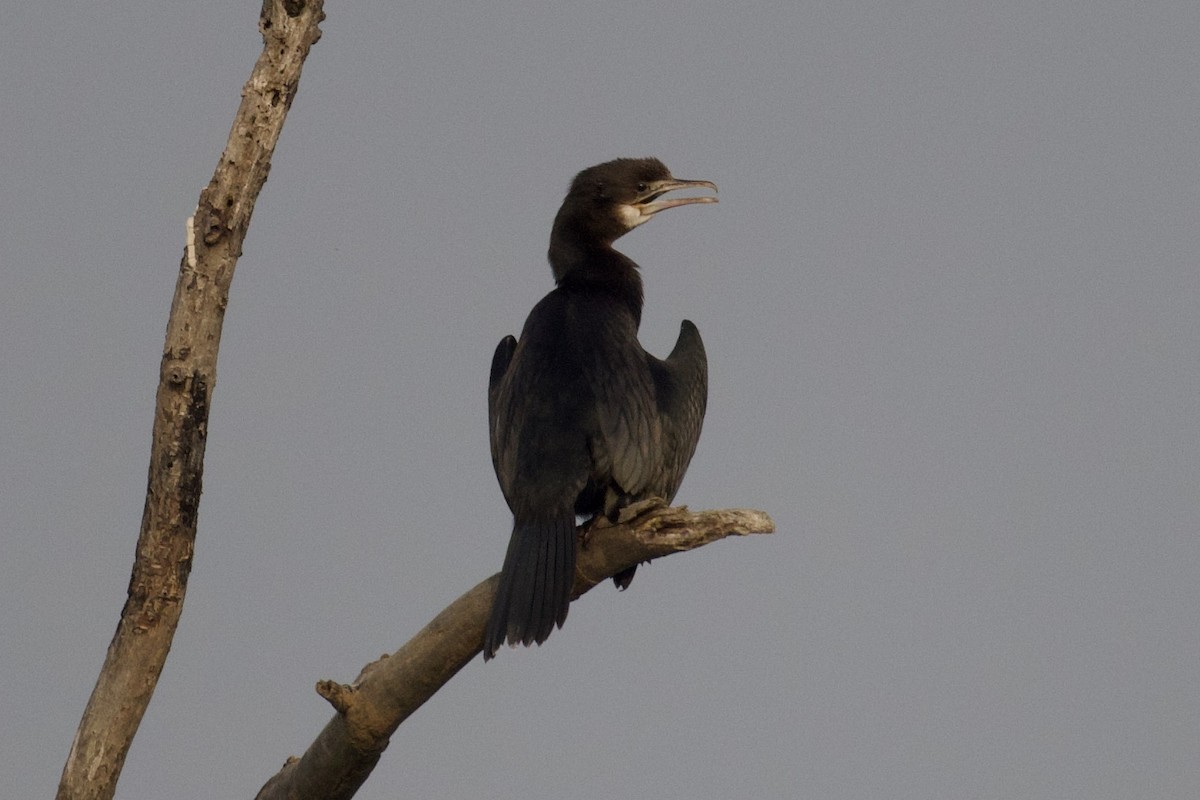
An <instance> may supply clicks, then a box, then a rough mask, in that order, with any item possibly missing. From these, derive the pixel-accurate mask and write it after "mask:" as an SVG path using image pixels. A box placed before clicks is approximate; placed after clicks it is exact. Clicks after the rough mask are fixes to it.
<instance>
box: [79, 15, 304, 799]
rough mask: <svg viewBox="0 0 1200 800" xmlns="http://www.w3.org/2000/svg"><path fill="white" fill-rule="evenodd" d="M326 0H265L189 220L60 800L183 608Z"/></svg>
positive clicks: (96, 787) (106, 768) (122, 747)
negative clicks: (274, 162) (151, 405)
mask: <svg viewBox="0 0 1200 800" xmlns="http://www.w3.org/2000/svg"><path fill="white" fill-rule="evenodd" d="M322 5H323V2H322V0H307V1H306V0H265V2H264V3H263V8H262V13H261V16H260V18H259V30H260V31H261V32H262V36H263V51H262V54H261V55H260V56H259V58H258V63H256V64H255V66H254V70H253V72H251V74H250V80H249V81H247V83H246V86H245V88H244V89H243V91H242V103H241V107H240V108H238V111H237V116H236V117H234V122H233V128H232V130H231V131H230V133H229V140H228V143H227V144H226V146H225V151H224V152H223V153H222V154H221V160H220V161H219V162H218V164H217V168H216V171H215V172H214V174H213V177H212V181H211V182H210V183H209V184H208V186H207V188H205V189H204V191H203V192H201V193H200V202H199V204H198V205H197V208H196V213H195V214H194V215H193V216H192V217H191V218H190V219H189V220H188V227H187V247H186V250H185V252H184V257H183V260H182V263H181V264H180V266H179V279H178V281H177V283H176V285H175V296H174V298H173V299H172V301H171V314H170V318H169V319H168V321H167V335H166V344H165V346H164V349H163V358H162V365H161V370H160V374H159V383H158V393H157V399H156V403H155V409H154V427H153V432H152V440H151V449H150V471H149V480H148V486H147V489H146V505H145V509H144V511H143V513H142V525H141V531H140V533H139V534H138V542H137V554H136V556H135V559H134V563H133V572H132V575H131V577H130V579H129V594H128V599H127V601H126V603H125V607H124V608H123V609H122V610H121V619H120V621H119V622H118V624H117V630H116V633H115V634H114V635H113V639H112V642H111V643H110V644H109V646H108V653H107V655H106V657H105V659H104V666H103V667H102V668H101V670H100V676H99V678H98V679H97V681H96V687H95V689H93V690H92V696H91V699H90V700H89V701H88V705H87V709H86V710H85V711H84V713H83V719H82V720H81V721H80V723H79V728H78V730H77V731H76V733H75V739H74V741H73V742H72V744H71V752H70V754H69V755H68V757H67V762H66V765H65V766H64V767H63V773H62V778H61V780H60V782H59V786H58V795H57V797H58V798H59V800H68V799H69V800H84V799H85V798H86V799H87V800H107V798H111V797H112V796H113V794H114V793H115V791H116V785H117V779H118V778H119V777H120V774H121V768H122V767H123V766H124V763H125V756H126V754H127V753H128V752H129V746H130V744H131V743H132V741H133V737H134V734H135V733H136V732H137V729H138V726H139V724H140V723H141V720H142V715H143V714H144V713H145V711H146V706H147V705H148V704H149V702H150V697H151V695H152V694H153V693H154V687H155V686H156V684H157V683H158V676H159V674H160V673H161V672H162V668H163V664H164V663H165V661H166V658H167V653H168V652H169V651H170V649H171V640H172V638H173V637H174V635H175V628H176V626H177V624H178V622H179V616H180V613H181V612H182V610H183V598H184V593H185V591H186V588H187V579H188V573H189V572H190V571H191V567H192V550H193V545H194V543H195V538H196V511H197V507H198V505H199V502H200V487H201V476H202V474H203V467H204V445H205V441H206V439H207V435H208V409H209V404H210V402H211V401H212V391H213V386H214V385H215V384H216V379H217V369H216V368H217V349H218V345H219V343H220V340H221V324H222V321H223V320H224V315H225V306H226V303H227V302H228V299H229V286H230V283H231V281H232V280H233V271H234V267H235V266H236V264H237V259H238V257H239V256H240V255H241V253H242V242H243V240H244V239H245V236H246V231H247V229H248V228H249V225H250V217H251V215H252V213H253V211H254V203H255V201H256V200H257V199H258V194H259V192H260V191H261V190H262V186H263V183H264V182H265V181H266V179H267V172H268V171H269V169H270V166H271V156H272V154H273V153H274V151H275V144H276V142H277V141H278V140H279V134H280V131H281V130H282V129H283V122H284V119H285V117H286V116H287V112H288V109H289V108H290V107H291V105H292V100H293V99H294V98H295V96H296V90H297V87H298V85H299V80H300V71H301V67H302V66H303V64H304V59H305V57H307V55H308V51H309V48H311V46H312V45H313V44H314V43H315V42H316V41H317V39H318V38H320V35H321V34H320V30H319V28H318V24H319V23H320V21H321V20H322V19H324V12H323V11H322Z"/></svg>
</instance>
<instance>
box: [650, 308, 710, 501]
mask: <svg viewBox="0 0 1200 800" xmlns="http://www.w3.org/2000/svg"><path fill="white" fill-rule="evenodd" d="M648 358H649V362H650V372H651V374H652V375H653V377H654V387H655V392H656V395H657V398H658V415H659V419H660V421H661V426H662V437H663V460H662V463H661V464H660V466H659V469H658V471H657V472H656V474H655V475H654V476H653V478H652V480H651V483H650V486H649V487H648V490H649V493H650V494H653V495H657V496H659V497H661V498H663V499H664V500H666V501H667V502H668V503H669V502H671V501H672V500H673V499H674V498H675V493H676V492H678V491H679V484H681V483H682V482H683V476H684V473H686V472H687V468H688V464H690V463H691V461H692V455H693V454H694V453H695V452H696V443H697V442H699V441H700V428H701V426H702V425H703V423H704V410H705V408H706V406H707V405H708V358H707V356H706V355H705V353H704V342H703V341H702V340H701V339H700V331H698V330H697V329H696V326H695V325H693V324H692V323H691V321H689V320H686V319H685V320H684V321H683V323H682V324H681V325H680V327H679V338H678V339H677V340H676V341H675V349H673V350H672V351H671V355H669V356H667V360H666V361H659V360H658V359H657V358H654V357H653V356H648Z"/></svg>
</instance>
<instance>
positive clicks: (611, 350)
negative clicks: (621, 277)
mask: <svg viewBox="0 0 1200 800" xmlns="http://www.w3.org/2000/svg"><path fill="white" fill-rule="evenodd" d="M593 333H594V334H595V335H597V336H598V337H599V338H601V339H606V340H607V342H608V343H611V346H600V347H596V348H594V349H591V350H590V353H591V358H590V360H589V361H588V362H587V363H585V365H584V371H585V373H586V374H587V383H588V385H589V387H590V388H591V392H592V396H593V398H594V403H595V405H594V408H595V413H596V418H595V423H594V424H595V430H594V433H593V434H592V438H591V440H590V443H589V444H590V447H591V457H592V463H593V470H594V474H596V475H611V477H612V481H613V482H614V483H616V484H617V486H618V487H619V488H620V492H621V493H623V494H625V495H628V496H630V497H633V498H637V497H640V496H642V495H643V493H644V492H645V491H646V490H647V487H649V486H650V484H651V482H652V480H653V477H654V474H655V472H656V471H657V469H658V467H659V465H660V464H661V463H662V459H663V432H662V424H661V422H660V420H659V414H658V405H657V402H656V397H655V395H656V393H655V386H654V377H653V375H652V374H651V372H650V365H649V359H650V356H649V355H647V353H646V351H645V350H643V349H642V347H641V345H640V344H639V343H638V340H637V328H636V326H635V325H634V324H633V321H632V320H631V319H627V318H620V319H609V320H606V321H605V323H604V324H601V325H600V326H598V329H593Z"/></svg>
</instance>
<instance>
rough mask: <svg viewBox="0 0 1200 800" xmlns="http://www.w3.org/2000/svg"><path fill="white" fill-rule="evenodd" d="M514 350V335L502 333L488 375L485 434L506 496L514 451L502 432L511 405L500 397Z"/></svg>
mask: <svg viewBox="0 0 1200 800" xmlns="http://www.w3.org/2000/svg"><path fill="white" fill-rule="evenodd" d="M516 349H517V340H516V339H515V338H513V337H512V336H505V337H504V338H503V339H501V340H500V344H498V345H496V352H495V354H494V355H493V356H492V371H491V374H490V375H489V376H488V436H489V439H490V441H491V445H492V466H493V467H494V468H495V470H496V478H497V479H498V480H499V481H500V489H501V491H503V492H504V496H505V497H506V498H507V497H508V492H509V487H510V486H511V485H512V481H513V477H514V473H515V466H514V464H513V463H512V460H513V456H514V455H515V453H514V452H513V449H512V448H510V447H507V446H506V443H505V442H504V432H505V431H506V430H508V429H509V428H510V427H511V419H510V418H511V415H512V404H511V403H508V402H505V401H504V400H502V399H501V387H502V385H503V383H504V376H505V375H506V374H507V373H508V368H509V366H510V365H511V364H512V359H513V353H514V352H516Z"/></svg>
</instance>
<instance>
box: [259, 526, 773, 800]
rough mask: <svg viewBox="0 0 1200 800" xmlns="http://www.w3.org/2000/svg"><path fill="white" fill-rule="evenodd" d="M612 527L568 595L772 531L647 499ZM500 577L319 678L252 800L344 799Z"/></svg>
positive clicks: (584, 555)
mask: <svg viewBox="0 0 1200 800" xmlns="http://www.w3.org/2000/svg"><path fill="white" fill-rule="evenodd" d="M641 508H642V509H643V511H642V513H640V515H639V516H637V517H635V518H633V519H632V520H629V521H627V522H622V523H621V524H618V525H604V526H594V527H592V528H591V529H590V530H588V531H587V532H586V533H585V534H584V543H583V546H582V547H581V549H580V551H579V557H578V560H577V563H576V575H575V589H574V595H575V596H576V597H578V596H579V595H581V594H583V593H584V592H586V591H587V590H589V589H591V588H592V587H593V586H595V585H597V584H598V583H601V582H602V581H604V580H607V579H608V578H610V577H612V576H613V575H616V574H617V573H619V572H621V571H622V570H625V569H627V568H629V567H632V566H634V565H635V564H639V563H641V562H643V561H649V560H651V559H654V558H659V557H661V556H665V555H670V554H671V553H677V552H682V551H684V550H692V549H695V548H697V547H701V546H702V545H705V544H708V543H710V542H714V541H716V540H718V539H722V538H724V537H726V536H734V535H737V536H742V535H746V534H751V533H771V532H772V531H774V530H775V523H774V522H772V521H771V518H770V517H769V516H767V514H765V513H764V512H762V511H754V510H750V509H725V510H721V511H701V512H698V513H691V512H689V511H688V510H687V509H686V508H666V507H663V506H661V505H651V506H649V510H644V509H645V508H646V507H645V506H642V507H641ZM499 577H500V576H499V575H493V576H492V577H490V578H488V579H487V580H485V581H483V582H482V583H480V584H479V585H477V586H476V587H475V588H473V589H471V590H470V591H468V592H467V593H466V594H464V595H463V596H462V597H460V598H458V599H457V600H455V601H454V602H453V603H451V604H450V605H449V606H447V607H446V608H445V610H443V611H442V613H440V614H438V615H437V616H436V617H435V618H434V619H433V621H432V622H430V623H429V624H428V625H426V626H425V628H424V629H423V630H422V631H421V632H420V633H418V634H417V635H416V636H414V637H413V638H412V639H410V640H409V641H408V643H407V644H405V645H404V646H403V647H401V648H400V649H399V650H397V651H396V652H395V653H393V654H392V655H390V656H384V657H383V658H381V659H379V660H378V661H375V662H372V663H371V664H368V665H367V666H365V667H363V670H362V672H361V673H360V674H359V676H358V678H356V679H355V681H354V683H353V684H350V685H346V684H339V683H336V682H334V681H321V682H320V683H318V684H317V693H318V694H320V695H321V696H322V697H324V698H325V699H326V700H328V701H329V703H330V704H331V705H332V706H333V707H334V709H335V710H336V711H337V714H336V715H335V716H334V717H333V719H331V720H330V721H329V723H328V724H327V725H326V726H325V728H324V730H322V731H321V733H320V734H319V735H318V736H317V738H316V740H315V741H314V742H313V743H312V744H311V745H310V746H309V748H308V750H307V752H305V754H304V756H303V757H301V758H290V759H288V761H287V763H286V764H284V766H283V769H281V770H280V771H279V772H278V773H277V774H276V775H275V776H273V777H272V778H271V779H270V780H269V781H267V783H266V784H265V785H264V786H263V787H262V789H260V790H259V792H258V795H257V796H256V800H285V799H286V800H348V798H351V797H353V796H354V794H355V792H357V791H358V788H359V787H360V786H361V785H362V784H363V782H364V781H366V779H367V777H368V776H369V775H370V774H371V770H372V769H374V768H375V764H376V763H378V761H379V757H380V755H381V754H382V753H383V751H384V749H385V748H387V745H388V739H389V737H390V736H391V735H392V734H393V733H394V732H395V731H396V729H397V728H398V727H400V724H401V723H402V722H404V720H405V719H407V718H408V717H409V715H411V714H412V713H413V712H414V711H416V710H417V709H418V708H420V707H421V705H422V704H423V703H424V702H425V701H426V700H428V699H429V698H430V697H432V696H433V695H434V693H436V692H437V690H438V689H440V688H441V687H442V686H443V685H444V684H445V683H446V682H448V681H449V680H450V679H451V678H453V677H454V675H455V674H456V673H457V672H458V671H459V670H460V669H462V668H463V667H464V666H466V664H467V663H468V662H469V661H471V659H473V658H474V657H475V656H476V655H477V654H478V653H479V652H480V651H481V650H482V649H483V628H484V625H485V623H486V622H487V618H488V613H489V611H490V609H491V605H492V596H493V595H494V594H495V592H496V584H497V582H498V581H499Z"/></svg>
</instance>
